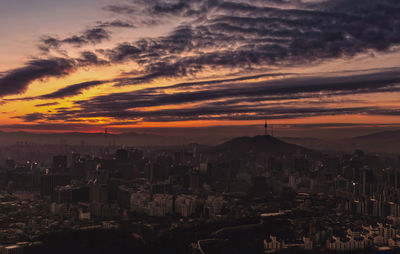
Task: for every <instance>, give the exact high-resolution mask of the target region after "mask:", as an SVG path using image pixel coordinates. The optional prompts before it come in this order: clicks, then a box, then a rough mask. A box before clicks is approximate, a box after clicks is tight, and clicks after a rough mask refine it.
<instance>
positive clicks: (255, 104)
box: [0, 0, 400, 133]
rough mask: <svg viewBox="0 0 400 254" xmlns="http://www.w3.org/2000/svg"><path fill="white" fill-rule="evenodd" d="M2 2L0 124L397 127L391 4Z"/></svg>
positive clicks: (48, 127)
mask: <svg viewBox="0 0 400 254" xmlns="http://www.w3.org/2000/svg"><path fill="white" fill-rule="evenodd" d="M1 5H2V8H1V10H0V22H1V23H2V24H6V25H4V26H2V27H1V28H0V36H1V37H2V40H1V42H0V54H1V55H2V58H1V59H0V87H1V88H2V89H1V90H0V112H1V114H0V122H1V125H0V130H3V131H4V130H5V131H19V130H24V131H32V132H70V131H79V132H99V131H103V130H104V128H109V130H110V132H114V133H119V132H126V131H132V130H135V129H140V130H141V129H145V128H166V127H168V128H193V127H210V126H239V127H240V126H247V125H249V126H260V127H261V126H262V125H263V123H264V119H268V121H269V123H271V124H276V125H282V126H283V125H288V126H293V128H299V129H301V127H296V126H311V127H312V126H314V127H315V126H323V127H324V126H325V127H326V128H332V126H333V127H335V126H337V125H338V124H339V125H340V126H345V128H349V129H351V128H362V127H365V126H367V127H371V128H378V127H379V126H386V127H388V126H389V127H398V125H400V117H399V113H400V104H399V102H398V97H399V95H400V94H399V85H398V83H399V80H400V66H399V64H398V59H399V56H400V53H399V51H398V49H399V46H398V45H399V43H400V29H399V26H398V24H399V22H400V17H399V15H398V14H397V13H398V11H399V9H400V5H399V3H397V2H396V1H391V0H382V1H379V0H370V1H346V0H331V1H317V0H315V1H302V0H297V1H284V0H269V1H244V0H242V1H179V0H176V1H166V0H154V1H142V0H131V1H112V2H111V1H105V0H101V1H98V0H96V1H94V0H85V1H76V0H74V1H49V0H39V1H35V2H34V3H33V2H32V1H27V0H18V1H11V0H5V1H3V2H2V4H1Z"/></svg>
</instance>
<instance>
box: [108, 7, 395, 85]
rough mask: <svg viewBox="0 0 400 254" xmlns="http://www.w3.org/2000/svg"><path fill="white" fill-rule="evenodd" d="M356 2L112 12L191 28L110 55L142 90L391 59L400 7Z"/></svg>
mask: <svg viewBox="0 0 400 254" xmlns="http://www.w3.org/2000/svg"><path fill="white" fill-rule="evenodd" d="M356 2H357V3H358V4H354V1H352V0H343V1H329V2H319V3H318V2H316V3H315V2H314V3H312V4H311V3H307V2H302V1H295V3H294V4H293V3H292V4H291V5H292V6H290V1H253V2H248V1H235V2H230V1H206V0H203V1H163V0H155V1H148V2H147V3H145V1H133V4H132V5H130V7H129V6H119V7H118V5H112V6H109V7H107V9H108V10H110V11H113V12H116V13H124V14H132V15H133V14H134V15H141V16H145V17H149V16H150V17H153V18H155V19H162V18H163V17H167V18H169V17H170V16H171V15H175V16H178V17H184V18H186V19H187V20H189V21H188V22H187V23H186V24H185V25H180V26H178V27H176V28H175V30H174V31H173V32H172V33H171V34H170V35H168V36H163V37H159V38H152V39H142V40H140V41H137V42H135V43H125V44H121V45H119V46H118V47H116V48H115V49H112V50H109V51H108V55H109V57H110V59H111V60H112V61H117V62H119V61H124V60H131V61H135V62H137V63H138V64H139V65H141V66H142V67H143V68H142V73H141V74H140V75H136V77H134V78H132V83H127V84H137V83H146V82H150V81H152V80H153V79H157V78H171V77H183V76H191V75H195V74H196V73H198V72H200V71H204V70H207V69H216V68H239V69H241V68H248V67H251V66H281V67H283V66H297V65H301V64H311V63H318V62H321V61H323V60H326V59H332V58H343V57H351V56H354V55H355V54H358V53H360V52H366V51H368V50H377V51H387V50H389V49H390V48H391V47H392V46H395V45H398V44H399V43H400V28H399V27H400V26H399V24H400V17H399V15H397V13H398V12H399V11H400V5H399V4H398V3H397V2H394V1H391V0H370V1H368V4H365V2H362V1H361V2H360V1H356ZM280 5H282V6H281V7H285V8H280ZM360 6H362V7H360ZM289 7H292V8H289ZM143 8H144V9H143ZM138 10H139V12H138ZM136 72H137V71H136ZM136 72H135V73H136Z"/></svg>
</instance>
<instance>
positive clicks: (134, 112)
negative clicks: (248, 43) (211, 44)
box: [46, 69, 400, 121]
mask: <svg viewBox="0 0 400 254" xmlns="http://www.w3.org/2000/svg"><path fill="white" fill-rule="evenodd" d="M267 77H268V75H267V74H265V75H258V76H249V77H247V78H248V79H240V78H237V79H230V80H229V79H227V80H225V81H222V80H214V81H212V80H211V81H204V82H198V83H196V82H193V83H181V84H176V85H173V86H167V87H158V88H157V87H156V88H147V89H141V90H136V91H132V92H127V93H114V94H109V95H104V96H98V97H94V98H92V99H89V100H82V101H76V102H75V106H76V107H74V108H76V109H74V110H71V109H68V108H59V109H57V110H56V112H55V113H54V114H48V115H47V116H46V119H47V120H50V121H53V120H65V119H79V118H85V119H87V118H89V119H90V118H94V119H95V118H99V117H106V118H114V119H119V120H128V119H129V120H143V121H188V120H259V119H263V118H268V119H288V118H297V117H314V116H327V115H342V114H369V115H396V114H398V112H400V111H399V109H396V108H393V109H387V108H379V107H371V106H354V107H349V106H345V105H348V104H349V103H350V104H351V103H353V104H355V105H357V103H358V105H362V104H363V102H362V101H357V100H354V99H351V98H350V99H343V98H342V99H338V98H340V96H344V95H356V94H367V93H376V92H399V91H400V86H399V84H400V72H399V70H396V69H391V70H388V71H381V72H374V73H363V74H358V75H354V74H353V75H351V76H339V77H338V76H326V77H300V76H294V77H291V76H288V77H286V78H282V79H276V80H269V81H268V80H267V81H266V80H262V81H257V79H258V78H267ZM252 79H253V80H252ZM250 80H252V81H253V82H249V81H250ZM207 82H208V84H207ZM208 85H214V87H212V88H210V87H209V86H208ZM176 89H181V91H176ZM169 90H174V93H170V92H169ZM193 103H195V104H194V106H193V105H191V104H193ZM346 103H347V104H346ZM169 105H173V106H174V107H176V106H180V107H179V108H173V109H163V110H159V109H152V107H159V106H169ZM311 105H312V106H311ZM332 105H334V106H333V107H332ZM341 105H343V106H341ZM143 108H146V110H142V109H143Z"/></svg>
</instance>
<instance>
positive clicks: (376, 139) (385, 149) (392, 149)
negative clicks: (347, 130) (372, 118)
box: [348, 130, 400, 153]
mask: <svg viewBox="0 0 400 254" xmlns="http://www.w3.org/2000/svg"><path fill="white" fill-rule="evenodd" d="M348 142H349V143H350V145H351V147H352V148H357V149H362V150H365V151H366V152H381V153H400V130H393V131H382V132H376V133H372V134H368V135H364V136H358V137H355V138H351V139H349V140H348Z"/></svg>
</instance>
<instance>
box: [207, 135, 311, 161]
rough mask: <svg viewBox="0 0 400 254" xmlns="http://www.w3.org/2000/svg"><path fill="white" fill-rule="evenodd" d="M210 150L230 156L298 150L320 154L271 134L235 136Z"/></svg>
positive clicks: (283, 152) (291, 153) (285, 152)
mask: <svg viewBox="0 0 400 254" xmlns="http://www.w3.org/2000/svg"><path fill="white" fill-rule="evenodd" d="M209 152H210V153H214V154H225V155H228V156H229V157H240V156H243V155H246V154H269V155H275V156H276V155H285V154H286V155H293V154H295V153H298V152H299V153H302V154H308V155H317V154H318V152H316V151H313V150H311V149H307V148H304V147H302V146H298V145H295V144H290V143H286V142H284V141H282V140H280V139H277V138H275V137H272V136H270V135H266V136H264V135H263V136H261V135H260V136H255V137H240V138H234V139H232V140H229V141H227V142H225V143H223V144H221V145H218V146H215V147H211V148H209Z"/></svg>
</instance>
